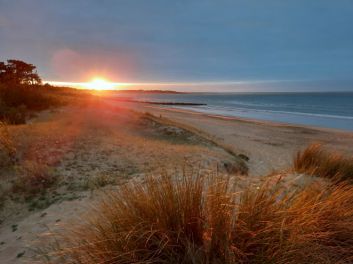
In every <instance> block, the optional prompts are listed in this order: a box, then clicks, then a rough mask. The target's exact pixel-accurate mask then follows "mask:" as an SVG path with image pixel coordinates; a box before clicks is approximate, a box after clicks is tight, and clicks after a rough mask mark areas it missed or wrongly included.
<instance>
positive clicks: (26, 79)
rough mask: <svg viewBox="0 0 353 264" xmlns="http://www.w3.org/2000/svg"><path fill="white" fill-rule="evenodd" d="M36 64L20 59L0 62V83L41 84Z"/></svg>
mask: <svg viewBox="0 0 353 264" xmlns="http://www.w3.org/2000/svg"><path fill="white" fill-rule="evenodd" d="M41 82H42V80H41V79H40V77H39V75H38V73H37V71H36V66H34V65H33V64H29V63H26V62H23V61H20V60H7V64H5V63H4V62H0V83H12V84H27V85H34V84H41Z"/></svg>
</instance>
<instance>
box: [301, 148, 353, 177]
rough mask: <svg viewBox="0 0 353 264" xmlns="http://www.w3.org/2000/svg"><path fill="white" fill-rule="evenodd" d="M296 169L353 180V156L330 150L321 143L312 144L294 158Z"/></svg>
mask: <svg viewBox="0 0 353 264" xmlns="http://www.w3.org/2000/svg"><path fill="white" fill-rule="evenodd" d="M294 170H295V171H296V172H299V173H306V174H309V175H313V176H318V177H323V178H330V179H332V180H335V181H342V180H346V181H350V182H353V157H346V156H344V155H343V154H341V153H338V152H330V151H328V150H326V149H324V147H323V146H322V145H321V144H311V145H310V146H309V147H307V148H306V149H304V150H303V151H301V152H298V153H297V155H296V157H295V158H294Z"/></svg>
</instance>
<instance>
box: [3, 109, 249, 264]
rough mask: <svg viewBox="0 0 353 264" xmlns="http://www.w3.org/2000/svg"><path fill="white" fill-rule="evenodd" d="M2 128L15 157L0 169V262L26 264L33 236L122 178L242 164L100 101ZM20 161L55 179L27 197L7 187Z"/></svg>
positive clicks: (208, 144)
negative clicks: (45, 168) (189, 167)
mask: <svg viewBox="0 0 353 264" xmlns="http://www.w3.org/2000/svg"><path fill="white" fill-rule="evenodd" d="M9 131H10V134H11V135H12V139H13V142H14V144H15V145H16V148H17V151H18V158H19V161H18V162H17V164H16V165H15V166H13V167H11V166H10V167H8V168H2V169H0V185H1V187H2V188H0V196H1V199H2V202H3V204H2V205H1V207H0V220H1V221H0V263H1V264H5V263H24V262H26V261H27V262H29V263H33V259H32V256H34V255H35V254H36V251H38V250H39V251H40V250H41V249H43V248H42V247H43V245H42V246H38V243H37V241H38V237H39V236H40V237H42V236H43V235H45V234H46V233H47V232H48V231H50V230H58V229H60V228H61V225H63V224H65V223H67V222H70V221H72V220H73V219H75V218H79V217H80V215H81V213H83V212H85V211H86V210H87V208H88V207H89V206H90V204H91V203H92V202H95V201H98V200H99V199H100V197H101V195H102V193H103V192H104V191H106V190H109V189H111V188H114V186H117V185H119V184H122V183H124V182H127V181H129V180H130V179H138V178H141V175H143V174H145V173H153V172H157V173H158V171H160V170H164V169H169V170H174V167H178V166H179V167H180V166H184V165H185V166H187V164H193V165H197V166H199V167H200V169H204V170H210V169H214V168H215V167H216V166H217V164H220V165H221V166H222V165H224V164H227V167H223V170H225V171H226V170H229V169H233V170H234V169H236V168H237V166H238V164H240V163H241V162H242V161H241V160H240V159H239V158H238V157H236V156H234V155H231V154H229V153H228V152H227V151H225V150H224V149H222V148H221V147H218V146H216V145H215V144H214V143H212V142H209V141H208V140H207V139H204V138H202V137H200V136H198V135H195V134H193V133H190V132H188V131H186V130H183V129H180V128H177V127H173V126H170V125H163V124H161V123H158V122H156V121H153V120H152V119H150V117H149V116H146V115H141V114H138V113H135V112H132V111H130V110H127V109H123V108H117V107H111V106H108V105H105V104H100V103H95V104H93V105H89V106H86V107H67V108H62V109H59V110H57V111H54V112H44V113H41V114H40V115H39V116H38V117H37V118H35V119H33V120H31V122H30V124H27V125H21V126H11V127H9ZM28 164H30V165H33V164H47V166H48V174H49V173H50V174H52V175H53V176H54V177H56V178H57V181H56V183H55V184H54V185H53V186H51V187H49V188H48V190H47V191H46V192H44V193H35V194H34V195H33V194H31V195H29V194H27V193H26V189H28V186H24V190H21V191H20V192H19V191H17V192H14V189H13V184H14V182H17V181H19V180H20V179H21V178H20V176H21V173H22V171H23V168H27V167H26V166H28ZM49 169H50V171H49ZM221 169H222V168H221ZM27 184H28V183H27ZM39 240H41V239H39Z"/></svg>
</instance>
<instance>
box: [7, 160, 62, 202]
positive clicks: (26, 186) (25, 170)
mask: <svg viewBox="0 0 353 264" xmlns="http://www.w3.org/2000/svg"><path fill="white" fill-rule="evenodd" d="M17 171H18V177H17V178H16V180H15V181H14V183H13V185H12V191H13V192H14V193H21V194H24V195H25V196H27V197H31V196H34V195H37V194H41V193H43V192H45V191H46V190H47V189H48V188H49V187H51V186H52V185H53V184H54V183H55V182H56V180H57V178H56V177H55V175H54V173H53V171H52V169H51V168H50V167H48V166H46V165H43V164H40V163H38V162H36V161H26V162H24V163H23V164H21V165H19V166H18V167H17Z"/></svg>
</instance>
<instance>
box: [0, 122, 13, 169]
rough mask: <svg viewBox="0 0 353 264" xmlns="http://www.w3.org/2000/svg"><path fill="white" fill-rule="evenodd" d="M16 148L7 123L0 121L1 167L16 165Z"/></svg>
mask: <svg viewBox="0 0 353 264" xmlns="http://www.w3.org/2000/svg"><path fill="white" fill-rule="evenodd" d="M15 157H16V148H15V146H14V143H13V141H12V139H11V135H10V132H9V130H8V127H7V125H6V123H4V122H1V121H0V159H1V161H0V166H1V165H2V166H4V165H7V164H9V163H14V161H15Z"/></svg>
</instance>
